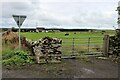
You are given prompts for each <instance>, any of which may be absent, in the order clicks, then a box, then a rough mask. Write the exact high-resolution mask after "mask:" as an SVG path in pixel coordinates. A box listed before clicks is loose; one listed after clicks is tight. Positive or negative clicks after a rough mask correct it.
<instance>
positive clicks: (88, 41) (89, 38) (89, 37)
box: [88, 37, 90, 53]
mask: <svg viewBox="0 0 120 80" xmlns="http://www.w3.org/2000/svg"><path fill="white" fill-rule="evenodd" d="M89 48H90V37H89V38H88V53H89Z"/></svg>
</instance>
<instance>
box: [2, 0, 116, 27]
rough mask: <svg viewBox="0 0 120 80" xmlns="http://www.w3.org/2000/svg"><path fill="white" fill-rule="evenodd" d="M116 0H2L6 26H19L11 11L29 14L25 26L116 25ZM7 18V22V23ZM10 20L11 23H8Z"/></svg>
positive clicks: (3, 17)
mask: <svg viewBox="0 0 120 80" xmlns="http://www.w3.org/2000/svg"><path fill="white" fill-rule="evenodd" d="M117 2H118V1H115V0H111V1H108V0H97V1H96V0H90V1H89V0H71V1H69V0H59V1H58V0H20V1H19V2H18V1H17V0H5V1H4V2H2V14H3V15H2V19H4V20H2V22H0V24H4V26H8V25H9V26H16V25H15V23H14V21H13V18H12V14H20V15H27V20H26V22H25V23H24V26H23V27H25V26H33V27H35V26H36V23H38V25H41V26H47V27H50V26H51V27H52V26H61V27H63V28H68V27H69V28H70V27H71V28H81V27H84V28H88V27H89V28H92V27H95V28H98V26H104V27H111V26H117V24H116V19H117V12H115V9H116V7H117V4H118V3H117ZM0 4H1V3H0ZM7 22H8V23H7ZM9 22H10V23H11V24H9Z"/></svg>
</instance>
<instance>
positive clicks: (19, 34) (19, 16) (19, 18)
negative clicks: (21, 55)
mask: <svg viewBox="0 0 120 80" xmlns="http://www.w3.org/2000/svg"><path fill="white" fill-rule="evenodd" d="M20 47H21V41H20V16H19V50H20Z"/></svg>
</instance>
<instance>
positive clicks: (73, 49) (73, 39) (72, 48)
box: [72, 38, 74, 55]
mask: <svg viewBox="0 0 120 80" xmlns="http://www.w3.org/2000/svg"><path fill="white" fill-rule="evenodd" d="M72 53H73V55H74V38H73V44H72Z"/></svg>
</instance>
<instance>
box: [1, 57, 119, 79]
mask: <svg viewBox="0 0 120 80" xmlns="http://www.w3.org/2000/svg"><path fill="white" fill-rule="evenodd" d="M2 77H3V78H117V77H118V64H117V63H115V62H113V61H111V60H109V59H107V60H102V59H96V58H89V59H87V60H85V59H63V60H62V62H61V63H59V64H32V65H25V66H19V67H18V66H14V67H6V66H3V71H2Z"/></svg>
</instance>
